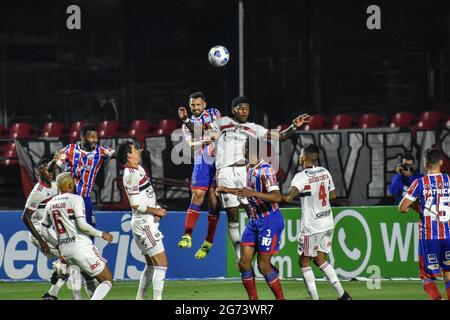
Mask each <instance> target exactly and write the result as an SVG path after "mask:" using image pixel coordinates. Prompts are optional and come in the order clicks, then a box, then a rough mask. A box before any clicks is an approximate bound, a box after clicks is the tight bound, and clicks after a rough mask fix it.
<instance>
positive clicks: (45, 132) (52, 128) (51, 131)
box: [41, 122, 64, 138]
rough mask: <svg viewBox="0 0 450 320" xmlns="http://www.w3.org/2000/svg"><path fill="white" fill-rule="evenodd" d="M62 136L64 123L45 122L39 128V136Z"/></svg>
mask: <svg viewBox="0 0 450 320" xmlns="http://www.w3.org/2000/svg"><path fill="white" fill-rule="evenodd" d="M62 136H64V123H62V122H47V123H44V125H43V126H42V129H41V137H44V138H46V137H62Z"/></svg>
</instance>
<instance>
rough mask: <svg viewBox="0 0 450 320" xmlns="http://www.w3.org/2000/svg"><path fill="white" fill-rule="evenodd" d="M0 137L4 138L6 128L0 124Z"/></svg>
mask: <svg viewBox="0 0 450 320" xmlns="http://www.w3.org/2000/svg"><path fill="white" fill-rule="evenodd" d="M0 138H6V128H5V126H3V125H1V124H0Z"/></svg>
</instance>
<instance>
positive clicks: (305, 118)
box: [292, 113, 309, 128]
mask: <svg viewBox="0 0 450 320" xmlns="http://www.w3.org/2000/svg"><path fill="white" fill-rule="evenodd" d="M308 122H309V114H306V113H305V114H301V115H299V116H298V117H297V118H295V119H294V120H292V123H293V124H294V126H295V127H296V128H300V127H301V126H302V125H304V124H305V123H308Z"/></svg>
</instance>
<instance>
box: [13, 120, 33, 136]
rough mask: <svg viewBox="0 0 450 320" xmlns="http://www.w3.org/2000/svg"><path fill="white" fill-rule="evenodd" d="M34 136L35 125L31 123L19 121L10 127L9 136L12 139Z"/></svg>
mask: <svg viewBox="0 0 450 320" xmlns="http://www.w3.org/2000/svg"><path fill="white" fill-rule="evenodd" d="M32 136H33V126H32V125H31V124H29V123H25V122H19V123H15V124H13V125H12V126H11V127H10V128H9V134H8V138H10V139H20V138H30V137H32Z"/></svg>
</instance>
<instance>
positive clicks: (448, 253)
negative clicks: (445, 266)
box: [445, 251, 450, 260]
mask: <svg viewBox="0 0 450 320" xmlns="http://www.w3.org/2000/svg"><path fill="white" fill-rule="evenodd" d="M445 259H446V260H450V251H445Z"/></svg>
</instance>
